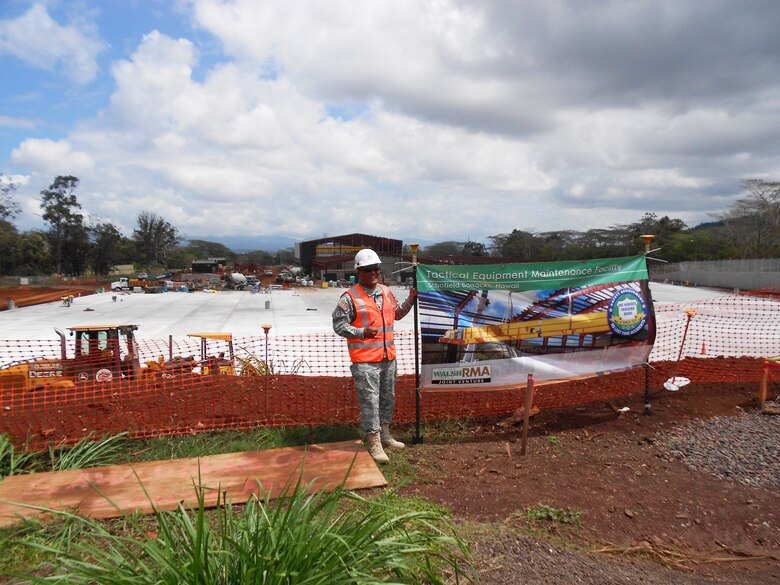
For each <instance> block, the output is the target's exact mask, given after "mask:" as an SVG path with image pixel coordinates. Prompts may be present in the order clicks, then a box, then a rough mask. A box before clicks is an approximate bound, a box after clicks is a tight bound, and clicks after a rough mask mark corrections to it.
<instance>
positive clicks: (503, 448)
mask: <svg viewBox="0 0 780 585" xmlns="http://www.w3.org/2000/svg"><path fill="white" fill-rule="evenodd" d="M757 386H758V385H757V384H755V383H751V384H720V385H719V384H706V385H705V384H701V385H696V384H691V385H690V386H687V387H685V388H684V389H683V390H681V391H679V392H677V393H674V394H673V393H668V392H666V391H664V390H660V391H658V392H654V393H653V400H652V412H653V415H652V416H643V415H642V412H643V404H644V401H643V396H642V394H637V395H630V396H624V397H620V398H616V399H614V400H612V402H611V405H610V404H607V403H603V402H602V403H595V404H591V405H588V406H585V407H577V408H564V409H557V410H548V411H542V412H541V413H540V414H538V415H537V416H535V417H534V418H533V419H532V424H531V425H530V438H529V442H528V449H527V455H526V456H525V457H522V456H520V447H521V443H520V441H521V428H522V425H519V426H516V427H510V428H506V427H502V426H500V425H499V424H496V423H485V424H484V425H482V426H480V427H477V429H476V430H474V431H473V432H472V433H471V436H469V437H466V438H464V439H463V440H462V442H460V443H459V444H455V445H453V444H434V443H427V442H426V441H425V437H424V436H423V444H422V445H418V446H417V447H415V448H413V449H409V450H408V458H409V463H411V465H413V466H414V468H415V470H416V479H415V481H414V483H413V484H412V485H410V486H407V487H404V488H403V489H402V493H404V494H405V495H409V496H423V497H425V498H426V499H429V500H431V501H433V502H437V503H440V504H443V505H444V506H446V507H447V508H448V509H450V510H451V511H452V512H453V516H454V519H455V521H456V522H457V521H458V520H459V519H464V520H470V521H479V522H488V523H493V524H497V525H500V526H504V527H506V526H511V525H522V526H523V527H524V528H525V529H529V528H532V526H531V525H530V524H529V522H528V521H527V520H526V519H525V518H526V515H525V511H526V510H527V509H529V508H530V509H533V508H539V506H540V504H543V505H546V506H549V507H552V508H557V509H560V510H566V509H568V508H571V509H572V510H575V511H579V512H580V513H581V519H582V527H581V528H577V529H572V530H564V531H563V533H559V534H557V537H561V536H563V537H565V538H570V539H572V540H574V541H575V542H576V543H577V544H578V545H585V547H586V548H588V549H592V548H596V549H598V548H600V547H602V546H604V545H605V543H611V544H614V545H616V546H617V547H618V548H620V549H621V550H626V549H628V548H630V547H635V549H644V550H646V552H647V553H648V554H647V555H645V556H650V557H654V558H656V559H657V560H658V559H660V560H667V561H668V560H672V559H678V560H676V561H674V562H679V563H680V564H684V565H686V566H687V567H688V568H691V569H693V570H694V571H695V572H697V573H700V574H701V575H702V576H705V575H712V576H715V577H725V578H729V579H732V578H733V579H735V581H733V582H742V583H744V582H751V583H763V582H772V583H774V582H780V530H779V529H778V527H779V526H780V523H779V522H778V521H779V520H780V490H778V489H776V488H774V489H764V488H757V487H750V486H746V485H743V484H738V483H735V482H732V481H728V480H724V479H718V478H717V477H715V476H714V475H708V474H706V473H702V472H697V471H693V470H691V469H689V468H688V467H686V466H685V465H684V464H683V463H682V462H679V461H676V460H671V458H667V457H666V454H665V453H663V451H662V448H661V447H660V445H659V444H658V442H657V437H656V436H657V434H658V433H663V431H664V430H666V429H669V428H670V427H671V426H673V425H678V424H682V423H684V422H685V421H687V420H689V419H692V418H709V417H712V416H717V415H735V414H738V413H739V412H741V411H742V410H743V409H752V410H755V408H756V404H757V392H758V387H757ZM623 406H628V407H630V409H631V410H630V411H629V412H627V413H626V414H618V413H616V412H615V410H616V408H620V407H623ZM778 439H780V437H778ZM677 554H682V555H683V557H682V558H683V559H685V557H687V560H682V561H680V560H679V557H677V556H676V555H677ZM742 555H744V557H743V558H741V559H739V560H733V562H726V561H719V562H708V563H701V562H700V563H698V564H697V563H695V562H693V560H694V559H696V558H698V559H700V560H701V558H709V559H712V558H721V559H723V558H727V557H730V558H732V559H734V558H735V557H738V556H742ZM746 558H749V559H751V560H746ZM671 564H674V563H671ZM678 568H679V567H678ZM517 576H518V578H520V577H522V573H518V574H517Z"/></svg>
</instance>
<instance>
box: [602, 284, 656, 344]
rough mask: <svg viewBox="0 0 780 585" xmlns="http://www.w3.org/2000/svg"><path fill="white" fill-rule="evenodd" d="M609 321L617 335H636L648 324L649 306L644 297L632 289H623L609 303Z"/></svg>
mask: <svg viewBox="0 0 780 585" xmlns="http://www.w3.org/2000/svg"><path fill="white" fill-rule="evenodd" d="M607 320H608V321H609V327H610V329H612V332H613V333H615V334H617V335H626V336H628V335H634V334H635V333H637V332H638V331H641V329H642V328H643V327H644V326H645V323H647V305H646V304H645V300H644V299H643V298H642V295H641V294H639V292H638V291H635V290H634V289H632V288H621V289H618V291H617V292H615V294H614V296H613V297H612V300H610V301H609V309H608V312H607Z"/></svg>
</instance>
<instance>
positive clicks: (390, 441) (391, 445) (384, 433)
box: [379, 424, 406, 449]
mask: <svg viewBox="0 0 780 585" xmlns="http://www.w3.org/2000/svg"><path fill="white" fill-rule="evenodd" d="M379 438H380V439H381V441H382V446H383V447H387V448H388V449H403V448H404V447H406V445H404V444H403V443H402V442H401V441H396V440H395V439H394V438H393V435H391V434H390V425H389V424H388V425H382V430H381V431H380V432H379Z"/></svg>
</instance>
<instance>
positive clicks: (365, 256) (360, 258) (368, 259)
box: [355, 248, 382, 270]
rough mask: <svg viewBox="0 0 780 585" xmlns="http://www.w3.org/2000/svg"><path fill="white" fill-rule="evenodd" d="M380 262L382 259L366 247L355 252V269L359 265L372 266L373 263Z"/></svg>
mask: <svg viewBox="0 0 780 585" xmlns="http://www.w3.org/2000/svg"><path fill="white" fill-rule="evenodd" d="M381 263H382V261H381V260H380V259H379V256H377V254H376V252H374V251H373V250H369V249H368V248H366V249H365V250H360V252H358V253H357V254H355V270H357V269H358V268H360V267H361V266H373V265H374V264H381Z"/></svg>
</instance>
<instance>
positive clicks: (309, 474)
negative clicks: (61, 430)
mask: <svg viewBox="0 0 780 585" xmlns="http://www.w3.org/2000/svg"><path fill="white" fill-rule="evenodd" d="M350 465H351V466H352V469H351V470H350ZM347 473H349V476H347ZM299 476H300V477H301V481H302V483H303V485H308V484H309V483H310V482H312V487H311V489H312V490H317V491H321V490H325V491H331V490H333V489H335V488H336V487H337V486H339V485H340V484H341V483H342V482H344V486H345V488H346V489H348V490H354V489H361V488H369V487H379V486H384V485H387V481H386V480H385V478H384V476H383V475H382V473H381V472H380V471H379V469H378V468H377V466H376V464H375V463H374V460H373V459H372V458H371V456H370V455H369V454H368V452H367V451H366V450H365V448H364V447H363V444H362V443H361V442H360V441H342V442H338V443H324V444H321V445H308V446H306V447H286V448H282V449H269V450H264V451H244V452H240V453H226V454H222V455H210V456H207V457H193V458H188V459H174V460H170V461H149V462H143V463H137V464H133V465H110V466H105V467H93V468H90V469H74V470H67V471H52V472H47V473H34V474H30V475H19V476H11V477H7V478H5V479H4V480H3V481H2V482H0V527H2V526H9V525H11V524H14V523H16V522H18V521H19V516H20V515H22V516H26V517H34V518H39V519H43V520H45V519H47V514H46V513H45V512H42V511H39V510H35V509H31V508H25V507H22V506H19V505H16V504H28V505H32V506H37V507H43V508H52V509H55V510H77V511H78V513H79V514H81V515H84V516H91V517H93V518H113V517H117V516H121V515H123V514H129V513H133V512H136V511H139V512H143V513H150V512H152V511H153V508H157V509H159V510H173V509H175V508H176V507H177V506H178V504H179V502H182V501H184V502H185V503H187V504H188V505H193V504H196V503H197V494H196V489H195V486H196V485H201V486H203V487H204V493H205V499H206V502H207V505H209V506H214V505H215V504H216V501H217V498H218V495H219V493H220V492H225V493H226V494H227V497H228V499H229V500H230V501H232V502H233V503H243V502H246V501H247V500H248V499H249V497H250V495H252V494H258V495H259V496H260V497H262V495H263V494H262V492H263V491H264V492H265V494H267V495H269V496H270V497H276V496H278V495H279V494H280V492H281V491H282V490H283V489H284V487H285V485H287V484H288V483H289V482H292V483H293V484H294V483H295V482H296V481H297V479H298V477H299ZM345 478H346V481H345ZM259 486H262V490H261V488H260V487H259Z"/></svg>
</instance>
